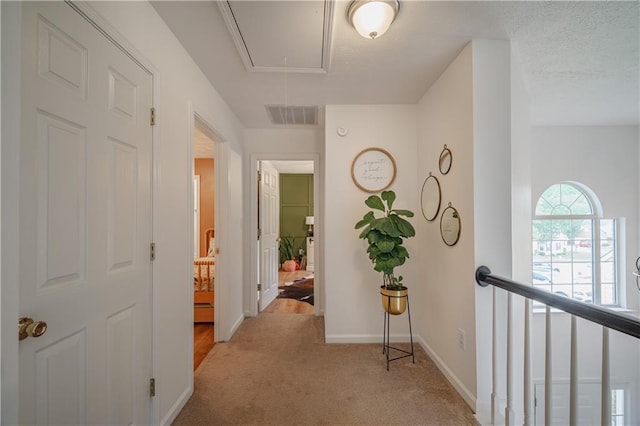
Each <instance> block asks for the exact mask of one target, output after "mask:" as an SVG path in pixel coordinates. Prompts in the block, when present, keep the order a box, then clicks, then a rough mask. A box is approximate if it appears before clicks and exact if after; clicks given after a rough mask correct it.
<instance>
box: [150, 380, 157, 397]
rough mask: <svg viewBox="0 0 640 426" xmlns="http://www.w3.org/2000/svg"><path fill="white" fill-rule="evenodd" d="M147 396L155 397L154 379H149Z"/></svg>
mask: <svg viewBox="0 0 640 426" xmlns="http://www.w3.org/2000/svg"><path fill="white" fill-rule="evenodd" d="M149 396H156V379H154V378H151V379H149Z"/></svg>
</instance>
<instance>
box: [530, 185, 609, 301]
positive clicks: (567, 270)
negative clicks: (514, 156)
mask: <svg viewBox="0 0 640 426" xmlns="http://www.w3.org/2000/svg"><path fill="white" fill-rule="evenodd" d="M532 225H533V226H532V239H533V276H532V280H533V284H534V285H535V286H539V287H541V288H544V289H546V290H549V291H551V292H554V293H556V294H560V295H563V296H567V297H572V298H574V299H578V300H581V301H584V302H588V303H594V302H595V303H597V304H602V305H616V304H617V301H618V295H617V291H616V288H617V286H616V233H617V229H616V221H615V220H612V219H601V218H599V217H598V215H597V214H596V212H595V211H594V207H593V201H592V200H591V199H590V197H589V196H588V195H587V193H586V192H584V191H582V190H581V188H580V187H579V186H578V185H576V184H572V183H561V184H556V185H552V186H550V187H549V188H547V190H546V191H544V193H543V194H542V195H541V196H540V198H539V199H538V202H537V204H536V209H535V215H534V219H533V223H532Z"/></svg>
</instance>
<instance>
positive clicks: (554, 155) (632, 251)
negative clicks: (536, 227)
mask: <svg viewBox="0 0 640 426" xmlns="http://www.w3.org/2000/svg"><path fill="white" fill-rule="evenodd" d="M638 138H639V134H638V127H633V126H612V127H608V126H593V127H560V126H557V127H534V128H533V133H532V146H531V164H532V166H531V180H532V194H531V203H532V209H533V208H535V203H536V201H537V200H538V198H539V197H540V195H541V194H542V192H544V190H545V189H546V188H547V187H549V186H550V185H552V184H554V183H559V182H564V181H577V182H580V183H582V184H585V185H587V186H588V187H589V188H590V189H591V190H593V191H594V192H595V194H596V195H597V196H598V198H599V200H600V202H601V203H602V207H603V214H604V217H605V218H626V220H625V233H624V236H623V239H624V241H625V252H626V253H625V254H626V256H624V257H623V259H622V262H623V268H622V276H623V279H625V281H626V286H625V287H624V289H623V291H624V293H625V296H626V297H625V299H626V306H627V307H628V308H630V309H632V310H634V311H635V312H634V313H633V315H636V316H637V315H638V313H637V310H638V297H640V292H639V291H638V289H637V288H636V285H635V280H634V278H633V275H632V272H633V270H634V265H635V259H636V257H637V256H638V255H639V254H640V253H639V251H638V250H639V248H638V232H639V231H638V209H639V202H640V201H639V199H638V193H639V180H638V165H637V164H638V163H637V160H638V150H639V149H638ZM533 327H534V331H535V334H534V338H533V345H534V351H533V355H534V358H533V372H532V375H533V379H534V380H538V381H539V380H541V379H542V378H543V377H544V360H543V358H542V356H543V353H544V352H543V350H544V334H543V333H542V331H543V330H544V315H543V314H541V313H536V314H534V322H533ZM553 329H554V332H553V334H552V336H553V340H552V347H553V362H552V365H553V378H554V381H562V380H567V379H568V377H569V364H568V360H569V346H568V342H569V331H570V327H569V319H568V316H567V315H566V314H563V313H556V314H554V315H553ZM578 338H579V355H578V364H579V377H580V379H586V380H596V381H598V382H599V381H600V356H601V350H600V346H599V345H600V342H601V340H602V338H601V332H600V330H599V327H593V326H589V325H587V324H583V322H581V325H580V326H579V329H578ZM634 340H635V341H634ZM639 354H640V342H638V341H637V339H632V338H630V337H622V336H620V335H619V333H612V338H611V382H612V384H616V383H623V382H627V381H629V382H630V383H631V387H630V389H629V390H630V392H633V394H632V395H631V401H637V400H638V386H639V383H640V371H639V366H638V359H639V358H640V355H639ZM631 409H632V410H634V411H632V413H631V415H632V416H633V417H632V418H631V420H630V423H629V424H636V423H638V421H640V413H639V412H638V409H637V407H636V406H635V404H631Z"/></svg>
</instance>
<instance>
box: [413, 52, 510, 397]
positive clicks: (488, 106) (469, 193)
mask: <svg viewBox="0 0 640 426" xmlns="http://www.w3.org/2000/svg"><path fill="white" fill-rule="evenodd" d="M510 120H511V117H510V55H509V44H508V43H506V42H494V41H474V42H473V43H472V44H469V45H467V46H466V47H465V49H464V50H463V51H462V52H461V53H460V55H459V56H458V57H457V58H456V59H455V60H454V62H453V63H452V64H451V65H450V66H449V67H448V68H447V70H446V71H445V72H444V73H443V74H442V75H441V76H440V78H439V79H438V81H437V82H436V83H435V84H434V85H433V86H432V87H431V88H430V89H429V90H428V92H427V93H426V94H425V95H424V97H423V98H422V100H421V101H420V103H419V123H420V124H419V128H420V130H419V150H418V160H419V170H418V173H419V175H420V176H419V178H420V179H421V180H422V179H424V178H425V177H426V176H427V175H428V172H429V171H432V172H433V173H434V175H436V176H437V177H438V179H439V180H440V185H441V187H442V206H441V209H444V208H445V207H446V206H447V205H448V203H449V202H451V203H452V205H453V206H454V207H455V208H456V209H458V211H459V213H460V217H461V220H462V233H461V236H460V241H459V242H458V243H457V244H456V245H455V246H453V247H448V246H446V245H445V244H444V243H443V242H442V240H441V237H440V229H439V220H436V221H434V222H431V223H421V224H420V225H419V226H420V230H421V232H424V236H423V237H421V238H420V242H421V243H420V247H419V252H420V253H421V256H420V262H419V264H420V265H421V270H420V276H422V277H425V280H424V287H423V288H422V289H421V290H420V294H421V297H420V300H421V302H422V303H421V304H422V306H421V307H420V311H421V312H420V314H419V316H418V318H419V324H418V326H417V327H416V329H417V330H418V333H419V334H420V337H421V338H422V343H423V345H424V346H425V347H426V349H427V352H428V353H429V354H430V355H431V356H432V358H434V359H435V360H436V362H437V363H438V364H439V366H440V368H441V370H443V372H444V373H445V374H446V375H447V377H448V378H449V380H450V381H451V382H452V383H453V384H454V386H455V387H456V388H457V390H458V391H459V392H460V393H461V395H462V396H463V397H464V398H465V400H466V401H467V403H469V405H471V406H472V408H474V409H476V405H480V404H482V403H484V402H486V400H487V398H488V396H489V392H490V370H489V368H488V367H489V366H490V365H491V354H490V347H491V345H490V342H491V329H490V323H491V322H490V318H491V293H490V290H487V289H482V288H479V287H478V286H477V285H476V284H475V281H474V273H475V268H476V266H479V265H482V264H485V265H488V266H490V267H491V268H492V270H493V272H495V273H499V274H501V275H506V276H510V273H511V186H510V181H511V176H510V174H511V158H510V155H511V150H510V146H509V145H510V139H511V135H510V131H511V130H510ZM445 143H446V144H447V146H448V148H450V149H451V150H452V152H453V165H452V168H451V171H450V172H449V174H447V175H444V176H443V175H441V174H440V173H439V172H438V171H437V170H438V169H437V161H438V156H439V154H440V151H441V150H442V148H443V144H445ZM435 324H437V327H435V326H434V325H435ZM459 330H462V331H463V332H464V335H465V340H466V342H465V345H464V346H465V347H464V348H461V347H460V345H459Z"/></svg>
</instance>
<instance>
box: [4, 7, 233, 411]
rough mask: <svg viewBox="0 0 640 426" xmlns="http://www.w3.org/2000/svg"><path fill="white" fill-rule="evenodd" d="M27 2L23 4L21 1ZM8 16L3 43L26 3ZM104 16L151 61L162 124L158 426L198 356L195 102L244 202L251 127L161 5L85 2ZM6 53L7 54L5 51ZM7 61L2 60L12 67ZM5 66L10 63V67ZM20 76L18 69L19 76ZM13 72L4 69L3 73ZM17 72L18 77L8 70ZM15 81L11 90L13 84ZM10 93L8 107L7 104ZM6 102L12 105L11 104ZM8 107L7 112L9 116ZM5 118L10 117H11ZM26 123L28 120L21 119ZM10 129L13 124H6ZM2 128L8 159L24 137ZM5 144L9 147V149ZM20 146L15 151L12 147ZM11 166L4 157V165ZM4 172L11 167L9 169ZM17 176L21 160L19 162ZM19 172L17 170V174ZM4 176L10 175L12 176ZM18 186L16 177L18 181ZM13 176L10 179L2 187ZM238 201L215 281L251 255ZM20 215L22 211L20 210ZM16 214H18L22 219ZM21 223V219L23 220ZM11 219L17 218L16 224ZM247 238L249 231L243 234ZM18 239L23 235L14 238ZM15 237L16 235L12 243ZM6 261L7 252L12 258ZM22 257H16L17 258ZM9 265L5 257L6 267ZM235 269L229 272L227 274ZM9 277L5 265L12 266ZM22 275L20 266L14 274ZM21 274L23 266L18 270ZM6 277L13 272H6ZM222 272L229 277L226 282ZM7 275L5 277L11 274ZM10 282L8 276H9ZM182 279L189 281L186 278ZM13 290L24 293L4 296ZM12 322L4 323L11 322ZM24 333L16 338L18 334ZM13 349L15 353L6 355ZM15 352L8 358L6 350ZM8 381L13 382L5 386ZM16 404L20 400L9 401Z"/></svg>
mask: <svg viewBox="0 0 640 426" xmlns="http://www.w3.org/2000/svg"><path fill="white" fill-rule="evenodd" d="M18 5H19V4H18ZM2 7H3V19H4V18H6V19H8V21H7V22H11V25H10V26H9V27H7V26H5V25H3V26H2V41H3V43H4V42H5V40H10V42H11V43H12V44H11V46H19V40H20V25H19V22H20V17H19V9H18V8H14V7H13V5H11V10H12V14H11V16H7V15H6V14H5V11H6V10H10V8H9V7H7V9H5V4H4V2H3V5H2ZM83 8H85V9H86V10H87V11H89V12H90V13H91V14H92V15H95V16H96V19H98V20H100V21H104V22H105V27H107V28H105V29H107V30H108V31H110V32H113V33H114V34H115V36H116V38H118V39H122V40H123V41H125V44H127V45H130V46H132V47H133V49H134V50H136V51H137V52H138V53H139V54H140V56H141V57H142V58H141V59H142V60H143V62H144V63H145V64H146V65H149V66H150V67H151V68H152V70H153V71H154V104H155V106H156V108H157V109H158V120H159V121H158V124H157V125H156V126H155V127H154V166H155V169H154V185H155V190H154V217H153V221H154V229H153V234H154V240H155V242H156V244H157V256H158V257H157V260H156V262H155V263H154V270H153V274H154V368H153V370H154V376H155V378H156V383H157V397H156V398H155V399H154V403H153V404H154V419H155V423H158V424H160V423H170V422H171V420H172V419H173V418H174V416H175V415H177V413H178V412H179V410H180V408H181V407H182V405H183V404H184V403H185V402H186V400H187V399H188V397H189V396H190V394H191V392H192V390H193V389H192V386H191V379H192V377H193V376H192V375H193V371H192V368H191V366H192V362H193V358H192V356H191V353H192V347H191V343H190V342H191V341H192V338H191V337H190V336H192V333H193V330H192V323H191V321H190V320H191V315H192V312H193V305H192V304H191V297H192V296H191V295H192V289H191V287H190V285H189V283H190V282H191V276H192V266H191V264H190V256H191V252H192V250H191V246H190V244H189V240H190V238H191V237H190V235H191V232H190V231H189V223H190V221H191V216H192V215H191V207H190V205H189V202H188V200H189V197H190V193H191V190H190V185H191V176H190V174H191V164H190V163H191V162H190V158H188V153H189V146H190V144H191V141H190V140H189V135H190V129H191V128H192V126H193V116H192V112H193V111H191V110H190V105H193V109H194V111H195V112H197V113H198V114H199V115H201V116H202V117H203V118H204V119H205V121H207V122H208V123H210V124H211V125H212V126H213V127H214V129H215V131H216V132H217V133H218V134H219V135H220V136H221V137H222V139H223V140H224V141H225V142H224V145H225V149H223V150H222V152H223V155H224V157H223V158H221V159H219V162H220V163H221V164H224V163H229V167H228V169H227V173H226V178H227V179H226V182H224V180H223V181H222V182H221V185H226V187H223V188H222V191H226V192H227V193H228V194H238V198H239V199H241V198H242V195H241V194H242V190H243V188H242V183H241V182H242V174H241V157H242V149H241V142H242V133H241V129H242V126H241V124H240V122H239V120H238V119H237V118H236V117H235V116H234V114H233V113H232V112H231V110H230V109H229V108H228V106H227V105H226V104H225V103H224V101H223V100H222V98H221V97H220V96H219V94H218V93H217V92H216V90H215V89H214V88H213V87H212V86H211V84H210V83H209V82H208V81H207V79H206V78H205V77H204V75H203V74H202V72H201V71H200V69H199V68H198V67H197V66H196V64H195V63H194V62H193V60H192V59H191V58H190V57H189V55H188V54H187V53H186V51H185V50H184V49H183V48H182V46H181V45H180V43H179V42H178V41H177V40H176V38H175V37H174V35H173V33H172V32H171V31H170V30H169V29H168V27H167V26H166V25H165V24H164V22H163V21H162V19H161V18H160V17H159V16H158V15H157V13H156V12H155V10H154V9H153V8H152V7H151V5H150V4H149V3H147V2H90V3H86V4H84V5H83ZM3 53H5V51H4V49H3ZM14 58H15V59H16V60H15V63H19V62H20V61H19V54H18V55H15V56H14ZM6 62H10V61H4V60H3V61H2V64H3V67H5V65H7V66H9V65H8V64H6ZM3 71H4V68H3ZM14 74H15V73H14ZM4 77H5V73H4V72H3V78H4ZM7 77H8V78H9V76H8V75H7ZM10 78H11V79H10V80H9V81H3V88H4V87H17V88H19V87H20V82H19V75H13V74H12V75H11V77H10ZM5 84H6V86H5ZM4 95H5V92H4V91H3V104H4V100H5V99H4ZM13 102H15V103H17V104H19V93H18V94H17V98H16V95H15V94H14V97H13ZM3 106H4V105H3ZM4 113H5V111H4V109H3V114H4ZM5 117H6V116H5ZM16 121H17V122H19V119H17V120H16ZM7 131H8V132H9V130H7ZM4 132H5V128H4V126H3V143H2V149H3V157H2V158H3V161H4V160H5V156H4V153H5V148H6V149H7V150H9V151H11V152H12V153H14V154H15V149H14V148H15V146H16V145H17V146H19V140H20V138H19V135H17V136H16V135H15V134H13V135H12V136H13V138H12V139H10V140H9V141H17V142H14V144H9V141H7V140H5V133H4ZM5 142H6V146H5ZM12 149H13V151H12ZM4 164H5V163H3V165H4ZM2 171H3V173H5V170H4V168H3V170H2ZM14 172H15V166H14ZM14 174H15V173H14ZM3 177H4V176H3ZM12 182H13V187H12V188H11V191H12V192H14V191H15V189H16V187H17V180H12ZM4 183H5V179H3V185H4ZM4 189H5V188H4V187H3V192H2V194H3V224H2V228H3V245H4V244H5V242H6V241H5V236H6V235H5V233H4V230H6V229H14V227H12V226H7V227H6V225H7V223H5V222H4V219H5V216H4V204H5V203H4V201H6V198H5V195H6V192H5V191H4ZM240 204H241V202H240V201H239V200H238V199H235V198H233V197H232V198H230V202H229V204H228V208H227V209H228V210H230V209H234V212H233V214H229V213H227V214H226V219H225V217H224V212H223V214H222V216H223V217H222V218H221V220H226V221H227V223H223V224H222V225H223V227H224V228H225V229H226V228H228V229H229V230H230V231H231V232H234V235H233V236H231V237H230V236H223V235H222V231H221V235H220V237H221V238H220V239H221V244H222V247H221V255H220V261H221V262H222V263H223V264H224V267H221V268H220V269H222V270H223V272H222V277H217V278H218V279H217V280H216V285H219V284H218V283H219V282H221V283H222V284H221V285H223V286H224V285H225V284H224V283H241V282H242V267H241V259H242V251H241V247H240V245H239V244H234V243H233V239H234V238H235V239H238V240H240V241H241V240H242V217H241V215H239V214H238V212H239V211H242V210H241V209H240V208H239V206H240ZM12 213H13V212H12ZM16 220H17V219H16ZM14 221H15V220H14ZM9 225H10V224H9ZM238 234H239V235H240V236H238ZM14 239H15V237H14ZM7 241H8V240H7ZM4 261H5V259H4V257H3V262H4ZM16 263H17V262H16ZM4 265H5V264H4V263H3V266H4ZM224 271H226V272H224ZM2 272H3V275H4V274H5V270H4V268H3V271H2ZM14 272H15V271H14ZM15 273H17V272H15ZM3 278H4V276H3ZM219 278H221V279H219ZM3 281H4V280H3ZM4 282H5V283H6V281H4ZM18 282H19V280H12V283H13V284H12V287H11V288H6V284H5V286H4V287H3V294H2V296H3V300H2V302H3V307H4V306H5V305H4V303H10V304H12V305H14V306H17V302H18V301H17V292H16V291H15V290H16V289H17V285H18V284H17V283H18ZM181 283H182V284H181ZM238 288H239V289H236V290H233V289H229V291H226V292H224V291H223V293H226V294H227V296H228V299H229V300H228V302H229V303H226V304H225V313H224V315H223V318H222V319H220V318H219V319H220V324H216V326H217V327H220V330H216V334H218V333H221V334H222V335H223V336H224V335H229V332H230V330H229V328H230V327H231V326H232V324H234V323H237V322H238V321H239V320H241V318H242V305H241V302H240V297H239V296H238V295H239V294H241V291H242V290H241V287H240V284H238ZM5 290H7V293H11V294H13V293H15V295H14V296H12V297H11V298H10V299H7V300H5ZM2 320H3V321H2V322H3V324H6V325H7V327H8V326H9V325H10V324H13V327H14V328H13V333H15V324H16V322H17V312H14V311H13V310H12V311H11V313H10V314H8V311H6V310H4V309H3V310H2ZM3 327H4V325H3ZM13 335H15V334H13ZM7 341H9V342H11V347H9V348H7V347H5V345H4V343H5V342H7ZM5 351H6V352H5ZM15 353H17V342H13V340H5V341H4V342H3V357H2V369H3V380H2V386H3V395H2V397H3V419H2V420H3V423H5V422H6V423H10V424H13V423H17V417H15V411H14V410H15V408H13V409H12V408H11V407H17V404H15V403H14V402H15V395H14V393H15V392H16V390H17V386H15V383H13V381H12V380H13V379H14V378H15V377H14V376H13V375H8V376H7V379H8V380H7V381H6V382H5V371H17V369H18V367H17V360H15V359H14V358H13V355H14V354H15ZM5 355H6V356H5ZM5 383H6V384H7V385H10V384H11V385H13V387H12V388H10V389H8V390H6V389H5V388H4V387H5ZM7 401H9V402H12V404H11V405H7Z"/></svg>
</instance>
